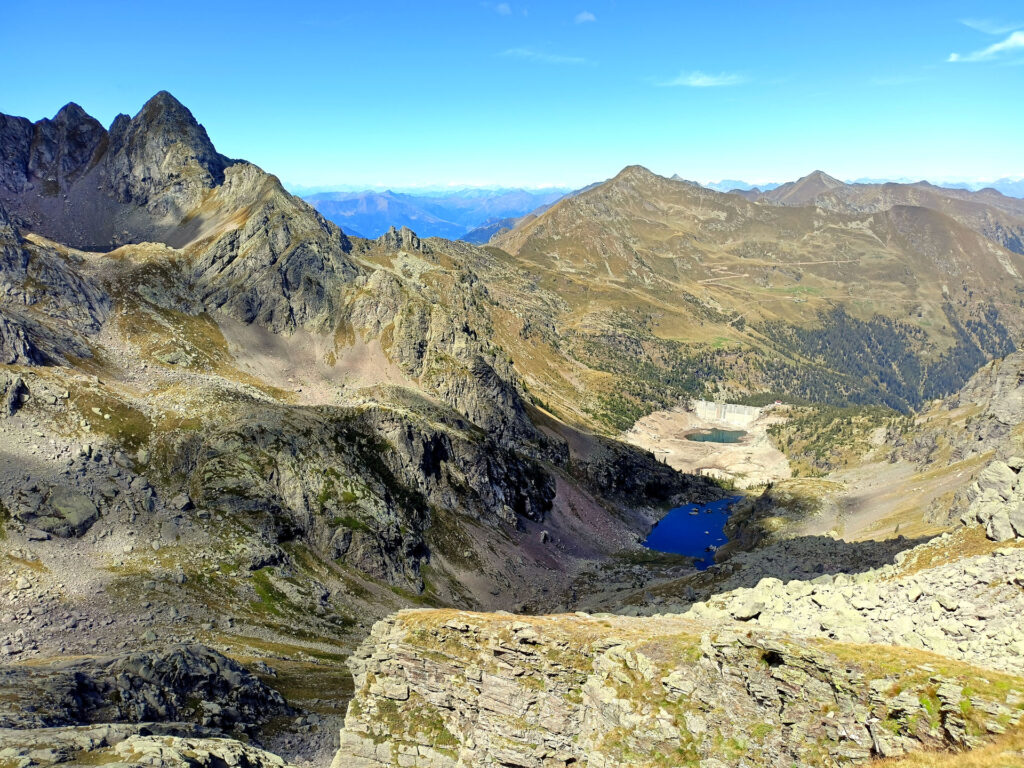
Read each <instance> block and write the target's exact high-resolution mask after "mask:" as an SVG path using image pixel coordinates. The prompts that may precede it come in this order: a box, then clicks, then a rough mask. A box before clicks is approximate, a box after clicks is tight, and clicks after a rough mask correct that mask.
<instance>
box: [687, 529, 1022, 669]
mask: <svg viewBox="0 0 1024 768" xmlns="http://www.w3.org/2000/svg"><path fill="white" fill-rule="evenodd" d="M951 543H953V540H952V537H951V535H950V534H943V535H942V536H940V537H938V539H935V540H933V541H932V542H929V543H927V544H923V545H920V546H918V547H916V548H914V549H912V550H908V551H906V552H904V553H901V554H899V555H897V556H896V565H886V566H882V567H881V568H877V569H872V570H867V571H864V572H862V573H857V574H842V573H840V574H835V575H832V574H823V575H821V576H818V577H815V578H813V579H811V580H809V581H804V580H797V579H793V580H790V581H787V582H783V581H782V580H781V579H777V578H772V577H768V578H764V579H761V581H760V582H759V583H758V584H757V585H756V586H753V587H749V588H739V589H734V590H730V591H722V592H721V593H720V594H717V595H715V596H714V597H712V598H710V599H708V600H707V601H704V602H697V603H694V604H693V605H692V606H691V607H690V608H689V609H688V610H687V611H686V613H685V614H683V615H684V616H687V617H690V618H698V619H704V620H735V621H740V622H747V623H749V624H750V625H751V626H756V627H765V628H772V629H777V630H783V631H786V632H789V633H794V634H798V635H803V636H805V637H820V638H830V639H833V640H839V641H843V642H853V643H881V644H884V645H899V646H906V647H908V648H917V649H925V650H929V651H933V652H935V653H939V654H942V655H944V656H949V657H951V658H956V659H961V660H964V661H968V662H970V663H972V664H977V665H981V666H985V667H989V668H992V669H1001V670H1004V671H1008V672H1014V671H1019V670H1020V669H1021V668H1022V667H1024V548H1021V547H1007V548H1002V549H997V550H996V551H995V552H993V553H992V554H987V555H979V556H976V557H968V558H964V559H960V560H956V561H955V562H949V563H945V564H942V565H938V566H936V567H933V568H927V569H924V570H920V571H917V572H907V571H906V570H904V569H902V568H901V567H900V565H901V564H910V563H913V562H915V561H917V559H918V558H925V557H928V555H929V553H931V552H935V551H936V550H937V549H939V548H942V547H948V546H950V544H951ZM953 544H954V546H955V543H953Z"/></svg>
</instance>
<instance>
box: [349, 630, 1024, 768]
mask: <svg viewBox="0 0 1024 768" xmlns="http://www.w3.org/2000/svg"><path fill="white" fill-rule="evenodd" d="M933 660H934V657H931V656H929V655H928V654H917V655H915V654H914V653H910V652H901V651H897V650H894V649H887V648H872V649H870V650H869V649H866V648H862V647H856V646H844V645H839V644H829V643H827V642H808V641H800V640H796V639H793V638H791V637H788V636H785V635H781V634H778V633H772V632H766V631H763V630H759V631H754V632H751V631H749V630H747V629H739V628H737V629H732V628H729V627H717V628H715V627H713V626H709V625H706V624H702V623H700V622H693V621H688V620H685V619H680V618H678V617H653V618H648V619H627V618H622V617H614V616H610V615H595V616H587V615H585V614H584V615H575V616H545V617H510V616H506V617H502V616H494V615H486V614H470V613H457V612H451V611H447V612H445V611H403V612H402V613H400V614H398V615H397V616H394V617H392V618H389V619H387V620H385V621H382V622H379V623H378V624H377V625H375V627H374V629H373V632H372V633H371V636H370V638H369V639H368V640H367V641H366V642H365V643H364V644H363V646H362V647H361V648H360V649H359V651H357V653H356V654H355V655H354V656H353V657H352V659H351V661H350V665H351V666H352V669H353V672H354V674H355V678H356V695H355V698H354V699H353V701H352V703H351V704H350V706H349V710H348V715H347V717H346V720H345V728H344V730H343V731H342V734H341V746H340V748H339V751H338V754H337V757H336V758H335V761H334V768H342V767H348V766H353V767H355V768H383V766H392V765H405V766H429V767H430V768H442V767H445V768H447V767H449V766H450V767H451V768H455V767H456V766H459V767H460V768H461V767H462V766H491V765H493V766H500V765H516V766H522V767H523V768H551V766H561V767H563V768H564V766H568V765H573V764H585V765H591V766H601V767H602V768H614V767H618V766H623V767H624V766H648V765H649V766H655V765H663V764H664V762H662V761H665V760H666V759H667V760H668V761H670V762H669V764H693V765H696V764H698V763H699V764H701V765H713V764H718V763H716V762H715V761H719V762H720V763H721V764H722V765H757V766H766V767H774V766H778V767H779V768H783V767H785V768H791V767H792V766H824V765H844V764H855V763H864V762H868V761H869V760H871V759H873V758H875V757H880V756H892V755H900V754H903V753H906V752H908V751H912V750H915V749H922V748H931V749H935V748H951V749H962V748H965V747H968V746H973V745H975V744H977V743H981V742H982V741H984V740H985V739H987V738H990V737H991V736H992V735H994V734H997V733H1000V732H1001V729H1002V728H1003V726H1002V725H1001V723H1002V722H1009V721H1012V722H1019V721H1020V720H1021V719H1022V717H1024V701H1022V700H1019V699H1016V698H1014V697H1013V696H1012V695H1009V694H1007V692H1006V690H1007V687H1011V688H1012V687H1013V686H1019V685H1020V684H1021V682H1022V681H1021V680H1020V679H1019V678H1013V677H1007V676H1002V675H998V674H995V675H993V678H992V679H989V683H988V684H987V685H986V686H985V688H984V690H983V691H982V690H979V689H972V690H971V691H970V693H968V692H967V691H966V690H965V688H964V686H965V683H966V681H968V680H972V679H973V680H975V681H976V680H977V672H976V671H975V670H973V669H972V668H970V667H968V666H966V665H958V664H956V663H950V664H948V665H944V667H943V673H942V674H941V675H940V674H937V673H936V672H935V667H934V666H931V665H930V662H932V661H933ZM994 678H998V681H996V680H995V679H994ZM1008 701H1009V702H1010V703H1007V702H1008ZM965 712H984V713H988V712H1005V713H1006V717H1005V718H1003V719H1000V718H999V717H996V716H990V715H988V714H982V715H979V716H974V715H970V716H965V715H964V713H965Z"/></svg>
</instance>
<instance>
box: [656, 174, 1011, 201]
mask: <svg viewBox="0 0 1024 768" xmlns="http://www.w3.org/2000/svg"><path fill="white" fill-rule="evenodd" d="M675 178H677V179H678V178H679V177H675ZM845 183H846V184H919V183H928V182H923V180H920V179H910V178H906V177H900V178H891V179H876V178H866V177H865V178H859V179H852V180H847V181H846V182H845ZM936 185H937V186H941V187H945V188H946V189H965V190H968V191H971V192H977V191H979V190H982V189H995V190H997V191H999V192H1002V193H1003V194H1004V195H1007V196H1009V197H1024V179H1019V178H1017V179H1015V178H1011V177H1009V176H1004V177H1003V178H1001V179H995V180H994V181H972V182H968V181H941V182H937V183H936ZM704 186H705V187H707V188H708V189H713V190H715V191H716V192H736V191H740V192H749V191H751V190H759V191H761V192H770V191H771V190H773V189H776V188H777V187H781V186H783V182H766V183H764V184H752V183H750V182H748V181H741V180H739V179H722V180H721V181H715V182H709V183H707V184H705V185H704Z"/></svg>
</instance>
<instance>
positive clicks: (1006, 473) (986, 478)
mask: <svg viewBox="0 0 1024 768" xmlns="http://www.w3.org/2000/svg"><path fill="white" fill-rule="evenodd" d="M977 482H978V488H979V489H980V490H981V492H982V493H984V492H985V491H987V490H990V489H991V490H993V491H995V492H996V493H998V494H999V495H1000V496H1001V497H1002V498H1003V499H1009V498H1010V497H1011V496H1012V495H1013V489H1014V487H1015V486H1016V485H1017V473H1016V472H1014V471H1013V470H1012V469H1010V467H1009V466H1008V465H1007V464H1006V462H1004V461H993V462H992V463H991V464H989V465H988V466H987V467H985V469H984V470H982V472H981V474H980V475H978V480H977Z"/></svg>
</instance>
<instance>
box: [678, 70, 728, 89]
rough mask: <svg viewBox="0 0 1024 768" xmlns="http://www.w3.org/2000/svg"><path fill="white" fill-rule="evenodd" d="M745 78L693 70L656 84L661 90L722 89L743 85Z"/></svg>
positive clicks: (725, 73) (724, 73)
mask: <svg viewBox="0 0 1024 768" xmlns="http://www.w3.org/2000/svg"><path fill="white" fill-rule="evenodd" d="M746 81H747V78H745V77H744V76H743V75H740V74H737V73H735V72H720V73H718V74H717V75H714V74H709V73H707V72H701V71H699V70H695V71H693V72H680V73H679V76H678V77H675V78H673V79H671V80H668V81H666V82H664V83H658V85H660V86H662V87H663V88H677V87H680V88H723V87H725V86H729V85H739V84H740V83H745V82H746Z"/></svg>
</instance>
